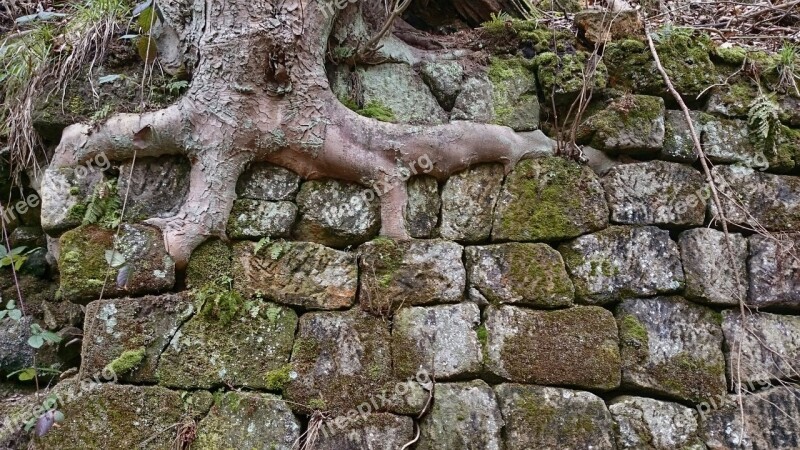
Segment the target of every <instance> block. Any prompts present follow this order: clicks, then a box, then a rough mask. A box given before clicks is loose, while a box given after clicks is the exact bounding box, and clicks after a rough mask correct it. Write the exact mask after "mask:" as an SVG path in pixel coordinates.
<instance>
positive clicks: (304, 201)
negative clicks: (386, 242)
mask: <svg viewBox="0 0 800 450" xmlns="http://www.w3.org/2000/svg"><path fill="white" fill-rule="evenodd" d="M364 193H365V188H364V187H362V186H359V185H357V184H351V183H343V182H340V181H335V180H319V181H307V182H305V183H303V185H302V186H301V187H300V193H299V194H297V206H298V207H299V209H300V220H299V222H298V223H297V227H296V228H295V237H296V238H297V239H298V240H302V241H311V242H316V243H319V244H323V245H327V246H330V247H347V246H350V245H358V244H361V243H363V242H366V241H368V240H370V239H371V238H373V237H374V236H375V235H377V234H378V229H379V228H380V203H379V202H377V201H372V202H370V201H367V200H365V198H366V196H365V195H364Z"/></svg>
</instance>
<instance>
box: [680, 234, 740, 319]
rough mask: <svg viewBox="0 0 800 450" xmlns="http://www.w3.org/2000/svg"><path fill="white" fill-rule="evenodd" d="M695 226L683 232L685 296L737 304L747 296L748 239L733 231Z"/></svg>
mask: <svg viewBox="0 0 800 450" xmlns="http://www.w3.org/2000/svg"><path fill="white" fill-rule="evenodd" d="M728 242H729V245H730V250H731V252H732V253H733V254H732V255H731V254H729V253H728V244H726V240H725V233H723V232H721V231H717V230H714V229H711V228H695V229H693V230H687V231H684V232H683V233H681V234H680V237H679V238H678V247H680V250H681V261H682V262H683V272H684V274H685V275H686V291H685V292H684V295H685V296H686V298H688V299H690V300H694V301H698V302H701V303H709V304H715V305H737V304H739V299H740V298H741V299H745V298H747V267H746V266H747V240H746V239H745V238H744V237H742V235H741V234H736V233H731V234H729V235H728Z"/></svg>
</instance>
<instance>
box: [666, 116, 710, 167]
mask: <svg viewBox="0 0 800 450" xmlns="http://www.w3.org/2000/svg"><path fill="white" fill-rule="evenodd" d="M689 115H690V116H691V118H692V125H693V126H694V130H695V132H696V133H697V137H698V138H700V136H701V135H702V132H703V121H702V120H700V119H701V117H704V116H705V114H703V113H701V112H699V111H689ZM659 157H660V158H661V159H666V160H668V161H677V162H682V163H693V162H695V161H697V158H698V156H697V153H695V150H694V141H692V135H691V131H690V130H689V125H688V124H687V123H686V116H684V114H683V111H676V110H667V111H666V115H665V116H664V147H663V148H662V149H661V155H660V156H659Z"/></svg>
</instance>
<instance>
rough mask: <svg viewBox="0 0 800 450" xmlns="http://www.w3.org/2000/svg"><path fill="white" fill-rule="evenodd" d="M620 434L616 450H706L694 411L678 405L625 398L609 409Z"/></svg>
mask: <svg viewBox="0 0 800 450" xmlns="http://www.w3.org/2000/svg"><path fill="white" fill-rule="evenodd" d="M608 409H609V411H611V416H612V417H613V418H614V424H615V425H616V428H617V430H618V432H617V448H618V449H619V450H623V449H644V448H646V449H653V450H705V448H706V447H705V445H703V442H702V440H701V439H700V437H699V436H698V425H697V418H695V415H694V411H692V410H691V409H689V408H687V407H685V406H683V405H679V404H677V403H670V402H664V401H661V400H654V399H652V398H645V397H630V396H627V395H626V396H622V397H617V398H615V399H614V400H613V401H612V402H611V403H610V404H609V406H608Z"/></svg>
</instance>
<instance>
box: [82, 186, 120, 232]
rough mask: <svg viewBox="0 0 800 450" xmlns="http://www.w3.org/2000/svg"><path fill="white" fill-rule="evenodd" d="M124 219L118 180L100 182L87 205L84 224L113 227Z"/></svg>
mask: <svg viewBox="0 0 800 450" xmlns="http://www.w3.org/2000/svg"><path fill="white" fill-rule="evenodd" d="M121 221H122V201H121V200H120V198H119V196H118V195H117V182H116V180H110V181H106V182H104V183H98V184H97V185H96V186H95V188H94V192H93V193H92V195H91V196H90V197H89V201H88V204H87V205H86V213H85V214H84V216H83V222H82V224H83V225H91V224H98V225H100V226H101V227H103V228H109V229H113V228H116V227H118V226H119V224H120V222H121Z"/></svg>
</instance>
